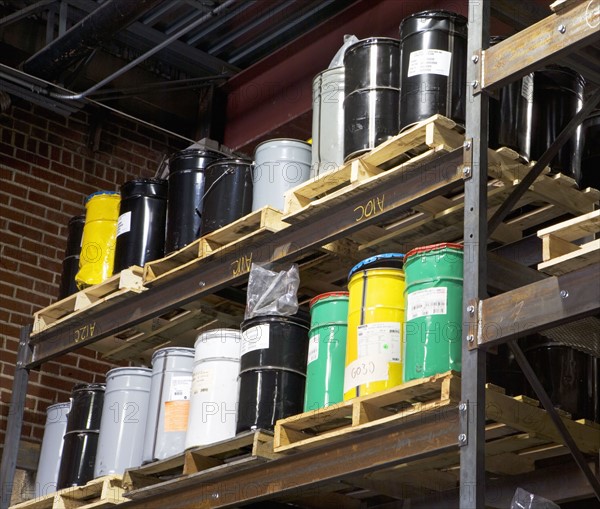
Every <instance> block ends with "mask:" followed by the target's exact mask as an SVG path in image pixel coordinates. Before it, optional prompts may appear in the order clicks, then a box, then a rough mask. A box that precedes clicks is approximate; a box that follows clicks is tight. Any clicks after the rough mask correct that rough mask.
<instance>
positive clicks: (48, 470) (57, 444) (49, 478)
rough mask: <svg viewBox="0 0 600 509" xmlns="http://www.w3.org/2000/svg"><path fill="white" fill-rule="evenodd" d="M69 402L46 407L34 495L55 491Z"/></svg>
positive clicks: (39, 495)
mask: <svg viewBox="0 0 600 509" xmlns="http://www.w3.org/2000/svg"><path fill="white" fill-rule="evenodd" d="M69 408H71V403H70V402H69V403H57V404H56V405H50V406H49V407H48V408H47V409H46V426H45V428H44V438H43V440H42V447H41V449H40V458H39V461H38V468H37V474H36V476H35V496H36V498H37V497H42V496H44V495H47V494H48V493H54V492H55V491H56V489H57V488H56V481H57V480H58V470H59V468H60V460H61V456H62V450H63V437H64V436H65V432H66V431H67V416H68V414H69Z"/></svg>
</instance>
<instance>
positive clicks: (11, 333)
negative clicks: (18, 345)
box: [0, 323, 21, 338]
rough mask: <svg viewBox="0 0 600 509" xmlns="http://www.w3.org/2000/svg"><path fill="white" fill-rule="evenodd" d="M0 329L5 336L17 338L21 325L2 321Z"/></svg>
mask: <svg viewBox="0 0 600 509" xmlns="http://www.w3.org/2000/svg"><path fill="white" fill-rule="evenodd" d="M0 331H2V334H3V335H5V336H8V337H11V338H18V337H19V333H20V332H21V327H18V326H17V325H15V324H10V323H2V324H0Z"/></svg>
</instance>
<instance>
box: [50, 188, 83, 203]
mask: <svg viewBox="0 0 600 509" xmlns="http://www.w3.org/2000/svg"><path fill="white" fill-rule="evenodd" d="M50 194H52V195H54V196H60V198H61V199H63V200H68V201H70V202H72V203H79V202H80V201H81V199H82V198H83V196H82V195H81V194H80V193H77V192H75V191H72V190H71V189H69V188H67V187H59V186H55V185H54V184H53V185H51V186H50Z"/></svg>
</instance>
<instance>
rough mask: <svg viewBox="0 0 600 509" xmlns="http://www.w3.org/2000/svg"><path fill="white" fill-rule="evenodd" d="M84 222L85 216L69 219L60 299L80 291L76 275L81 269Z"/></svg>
mask: <svg viewBox="0 0 600 509" xmlns="http://www.w3.org/2000/svg"><path fill="white" fill-rule="evenodd" d="M84 224H85V216H75V217H72V218H71V219H70V220H69V225H68V233H67V248H66V249H65V257H64V259H63V262H62V273H61V277H60V287H59V290H58V300H61V299H64V298H65V297H68V296H69V295H73V294H74V293H77V292H78V291H79V289H78V288H77V284H76V283H75V275H76V274H77V272H78V271H79V253H80V252H81V237H82V236H83V225H84Z"/></svg>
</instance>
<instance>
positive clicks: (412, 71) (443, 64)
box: [408, 49, 452, 78]
mask: <svg viewBox="0 0 600 509" xmlns="http://www.w3.org/2000/svg"><path fill="white" fill-rule="evenodd" d="M451 62H452V53H450V52H449V51H444V50H441V49H420V50H417V51H413V52H412V53H411V54H410V59H409V61H408V77H409V78H410V77H411V76H418V75H419V74H440V75H442V76H449V75H450V63H451Z"/></svg>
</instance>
